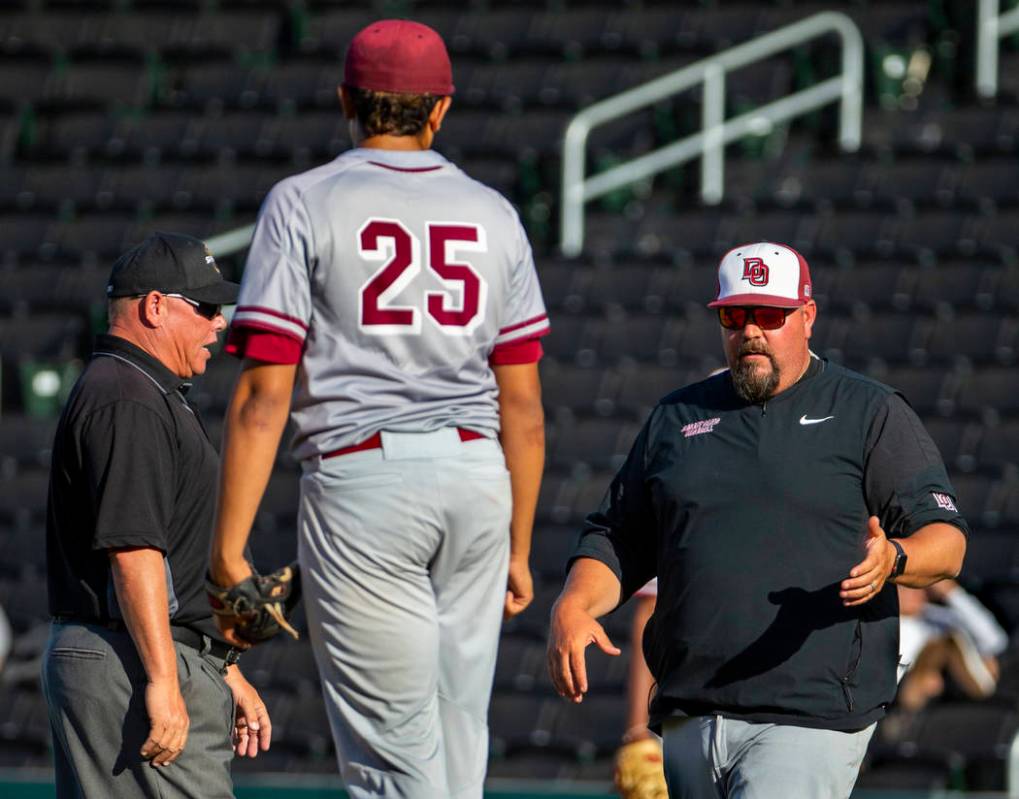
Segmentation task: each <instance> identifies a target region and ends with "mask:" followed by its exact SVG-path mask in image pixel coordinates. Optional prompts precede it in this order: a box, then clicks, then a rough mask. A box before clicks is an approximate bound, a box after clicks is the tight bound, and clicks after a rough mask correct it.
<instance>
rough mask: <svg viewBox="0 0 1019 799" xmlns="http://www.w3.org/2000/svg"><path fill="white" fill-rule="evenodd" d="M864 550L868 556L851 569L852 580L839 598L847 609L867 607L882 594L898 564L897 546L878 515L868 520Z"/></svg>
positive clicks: (844, 581)
mask: <svg viewBox="0 0 1019 799" xmlns="http://www.w3.org/2000/svg"><path fill="white" fill-rule="evenodd" d="M864 548H865V549H866V551H867V556H866V557H865V558H864V559H863V560H862V561H861V562H860V563H857V564H856V565H855V566H853V568H852V569H850V571H849V579H848V580H843V581H842V585H841V586H840V591H839V596H840V597H841V598H842V604H843V605H845V606H846V607H847V608H851V607H854V606H855V605H863V604H866V603H867V602H870V600H872V599H873V598H874V597H876V596H877V595H878V594H879V593H881V589H882V588H884V585H885V582H886V581H887V580H888V577H889V576H890V575H891V573H892V566H894V565H895V554H896V552H895V547H893V546H892V545H891V544H889V543H888V538H887V537H886V536H885V531H884V530H882V529H881V522H880V520H879V519H878V517H877V516H871V517H870V519H868V520H867V540H866V541H865V542H864Z"/></svg>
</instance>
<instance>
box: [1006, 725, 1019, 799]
mask: <svg viewBox="0 0 1019 799" xmlns="http://www.w3.org/2000/svg"><path fill="white" fill-rule="evenodd" d="M1005 768H1006V771H1005V791H1006V794H1005V795H1006V796H1007V797H1008V799H1019V732H1017V733H1016V734H1015V735H1013V736H1012V741H1011V743H1010V744H1009V746H1008V760H1007V761H1006V766H1005Z"/></svg>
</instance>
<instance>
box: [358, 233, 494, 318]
mask: <svg viewBox="0 0 1019 799" xmlns="http://www.w3.org/2000/svg"><path fill="white" fill-rule="evenodd" d="M425 242H426V244H427V251H426V253H425V264H426V265H427V267H428V269H429V271H430V272H431V273H432V274H433V275H434V276H435V277H437V278H438V279H439V281H440V282H441V283H442V285H443V286H445V287H446V290H444V291H426V292H425V295H424V306H425V307H424V309H423V312H422V309H421V308H417V307H415V306H413V305H400V304H398V300H397V297H398V296H399V295H400V293H401V292H402V291H403V290H404V289H406V288H407V287H408V286H409V285H411V283H412V282H413V281H414V279H415V278H417V276H418V275H419V274H420V273H421V241H420V240H419V239H418V237H417V236H415V235H414V234H413V233H412V232H411V231H409V230H408V229H407V228H406V227H405V226H404V225H403V223H402V222H400V221H398V220H396V219H379V218H375V219H369V220H368V221H367V222H365V223H364V224H363V225H362V226H361V229H360V230H358V232H357V252H358V254H359V255H360V256H361V257H362V258H363V259H364V260H365V261H367V262H369V263H378V262H381V264H382V265H381V266H380V267H379V268H378V269H377V270H376V271H375V272H374V274H372V276H371V277H369V278H368V280H367V281H366V282H365V283H364V285H362V286H361V289H360V291H359V292H358V327H360V329H361V331H362V332H363V333H367V334H369V335H373V336H391V335H407V334H411V335H418V334H420V333H421V317H422V315H424V316H427V317H428V320H429V321H430V323H432V324H434V325H435V326H436V327H437V328H438V329H439V330H441V331H442V332H443V333H445V334H446V335H449V336H466V335H470V334H471V333H472V332H473V331H474V330H475V329H476V328H477V327H478V325H480V324H481V323H482V322H484V321H485V302H486V299H487V298H488V284H487V283H486V282H485V279H484V278H483V277H482V276H481V274H479V273H478V272H477V271H476V270H475V269H474V267H472V266H471V265H470V264H469V263H465V262H464V261H461V260H457V259H458V258H461V257H462V254H463V253H471V252H486V251H487V250H488V244H487V240H486V236H485V229H484V228H483V227H481V226H480V225H475V224H470V223H465V222H427V223H425Z"/></svg>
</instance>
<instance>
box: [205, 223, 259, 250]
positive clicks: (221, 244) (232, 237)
mask: <svg viewBox="0 0 1019 799" xmlns="http://www.w3.org/2000/svg"><path fill="white" fill-rule="evenodd" d="M254 232H255V226H254V225H245V226H244V227H239V228H234V229H233V230H228V231H226V233H220V234H219V235H218V236H213V237H211V238H209V239H206V240H205V246H206V247H208V248H209V252H211V253H212V254H213V255H218V256H224V255H232V254H233V253H235V252H239V251H240V250H243V249H244V248H245V247H247V246H248V245H249V244H251V236H252V235H253V234H254Z"/></svg>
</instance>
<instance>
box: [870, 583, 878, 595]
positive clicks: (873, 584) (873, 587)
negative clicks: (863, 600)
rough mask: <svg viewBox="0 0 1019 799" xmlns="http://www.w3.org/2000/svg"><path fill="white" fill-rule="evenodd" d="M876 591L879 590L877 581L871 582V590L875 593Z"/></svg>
mask: <svg viewBox="0 0 1019 799" xmlns="http://www.w3.org/2000/svg"><path fill="white" fill-rule="evenodd" d="M875 591H877V583H871V584H870V592H871V593H872V594H873V593H874V592H875Z"/></svg>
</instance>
